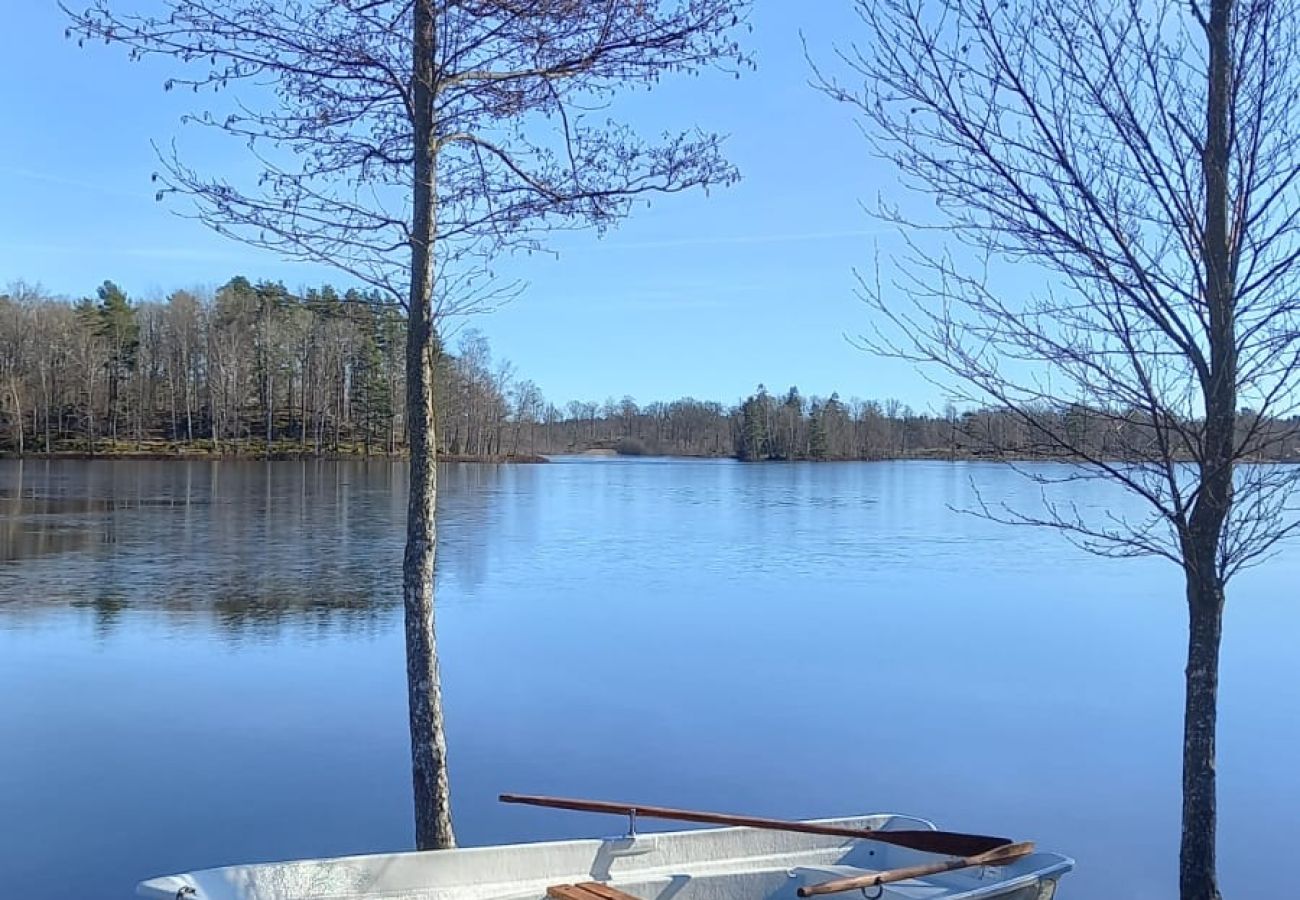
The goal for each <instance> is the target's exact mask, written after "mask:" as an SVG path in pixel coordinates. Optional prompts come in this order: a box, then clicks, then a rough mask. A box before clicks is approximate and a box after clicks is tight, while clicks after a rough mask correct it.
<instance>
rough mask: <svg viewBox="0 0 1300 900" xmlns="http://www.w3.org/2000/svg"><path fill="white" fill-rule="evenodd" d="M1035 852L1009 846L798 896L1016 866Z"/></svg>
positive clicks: (826, 885) (827, 884)
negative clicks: (975, 869)
mask: <svg viewBox="0 0 1300 900" xmlns="http://www.w3.org/2000/svg"><path fill="white" fill-rule="evenodd" d="M1033 852H1034V844H1033V842H1032V841H1025V842H1023V843H1020V844H1007V845H1006V846H1005V847H998V848H997V849H995V850H990V851H989V852H988V853H978V854H976V855H975V856H967V857H965V858H959V859H945V860H941V861H940V862H936V863H923V864H922V865H919V866H907V867H905V868H902V869H890V870H888V871H885V872H873V873H872V874H870V875H856V876H854V877H852V878H836V879H834V880H833V881H823V882H821V883H820V884H808V885H804V886H803V887H801V888H799V890H798V891H797V892H796V893H798V895H799V896H800V897H815V896H817V895H818V894H838V893H840V892H841V891H855V890H857V889H859V888H871V887H878V886H880V885H882V884H889V883H890V882H894V881H906V880H907V879H909V878H923V877H925V876H926V875H938V874H939V873H940V872H953V871H955V870H957V869H967V868H971V867H973V866H1001V865H1005V864H1006V863H1009V862H1015V861H1016V860H1017V859H1020V858H1021V857H1024V856H1028V855H1029V854H1031V853H1033Z"/></svg>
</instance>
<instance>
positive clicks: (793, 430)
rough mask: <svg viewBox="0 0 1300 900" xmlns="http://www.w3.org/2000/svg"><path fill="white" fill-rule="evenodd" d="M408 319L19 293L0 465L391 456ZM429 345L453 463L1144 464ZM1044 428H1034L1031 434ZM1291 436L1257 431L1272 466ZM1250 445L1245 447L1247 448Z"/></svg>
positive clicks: (281, 304)
mask: <svg viewBox="0 0 1300 900" xmlns="http://www.w3.org/2000/svg"><path fill="white" fill-rule="evenodd" d="M405 340H406V325H405V319H404V317H403V315H402V313H401V312H400V310H399V309H398V308H396V307H394V306H393V305H391V304H387V303H384V302H382V301H381V300H379V299H378V297H377V296H375V295H374V294H369V293H366V292H362V291H358V290H346V291H342V292H340V291H339V290H337V289H335V288H333V287H331V286H329V285H324V286H321V287H319V288H313V289H309V290H305V291H302V292H301V293H293V292H291V291H289V290H287V289H286V288H285V287H284V285H282V284H279V283H273V282H267V281H260V282H252V281H250V280H248V279H247V278H245V277H242V276H240V277H235V278H232V279H231V280H230V281H228V282H227V283H226V284H224V285H222V286H221V287H220V288H218V289H216V290H214V291H213V290H197V289H196V290H178V291H174V292H173V293H171V294H170V295H169V296H167V297H166V298H165V299H164V300H143V301H134V300H132V298H130V297H128V296H127V295H126V294H125V293H124V292H123V291H122V290H121V289H120V288H119V287H118V286H117V285H115V284H114V283H113V282H111V281H105V282H104V283H103V284H102V285H100V287H99V288H98V289H97V290H96V291H95V294H94V296H93V297H84V298H81V299H77V300H69V299H67V298H60V297H55V296H52V295H50V294H49V293H47V292H46V291H44V290H42V289H41V288H39V287H36V286H33V285H29V284H26V283H24V282H15V283H14V284H12V285H10V286H9V287H8V288H7V289H5V290H4V291H0V453H4V454H6V455H19V456H21V455H34V456H39V455H86V456H94V455H104V456H112V455H133V456H141V455H146V456H184V455H205V456H209V455H221V456H225V455H230V456H239V455H243V456H254V457H257V456H264V457H274V458H291V457H303V456H362V457H365V456H378V455H396V454H400V453H402V452H404V450H405V447H406V434H405V422H404V413H403V409H404V406H403V397H404V391H405V381H404V368H403V354H404V348H405ZM450 343H451V344H452V345H453V346H443V345H442V344H441V342H439V345H438V346H439V354H438V362H437V377H436V379H435V389H436V411H437V423H438V430H437V441H438V451H439V453H440V454H441V455H442V456H443V457H445V458H450V459H472V460H496V459H512V458H513V459H536V458H538V457H539V456H541V455H545V454H561V453H580V452H585V451H589V450H604V451H614V452H617V453H620V454H625V455H647V454H651V455H676V456H698V457H732V456H734V457H736V458H738V459H742V460H748V461H761V460H799V459H824V460H849V459H893V458H915V457H933V458H958V457H960V458H972V457H976V458H994V457H999V456H1001V457H1008V456H1009V457H1013V458H1056V457H1060V456H1062V455H1063V453H1062V451H1061V450H1060V447H1061V446H1063V443H1064V442H1063V439H1064V438H1068V440H1069V442H1070V446H1074V447H1079V446H1082V447H1086V448H1088V452H1091V453H1095V454H1096V455H1097V456H1099V457H1114V456H1116V455H1119V453H1120V448H1126V449H1125V451H1124V452H1125V453H1129V454H1131V453H1132V449H1131V448H1133V447H1135V446H1141V443H1142V440H1141V435H1140V434H1138V433H1137V432H1139V431H1140V430H1141V429H1142V428H1143V427H1144V426H1143V425H1142V419H1141V416H1140V415H1138V414H1136V413H1133V414H1126V413H1122V412H1121V413H1117V412H1114V411H1106V410H1102V409H1099V408H1095V407H1089V406H1085V405H1081V404H1074V405H1071V406H1068V407H1063V408H1061V409H1056V410H1042V411H1040V413H1039V415H1038V416H1037V417H1036V420H1035V424H1034V425H1033V426H1031V425H1028V424H1026V422H1025V421H1024V420H1023V419H1022V417H1020V416H1017V415H1014V414H1012V413H1011V412H1009V411H1005V410H1000V409H997V408H991V407H985V408H978V409H966V410H960V411H959V410H958V409H957V407H956V406H954V405H952V404H949V405H948V406H947V407H946V408H945V409H944V410H943V411H940V412H937V413H936V412H927V411H920V412H918V411H916V410H914V409H912V408H910V407H908V406H907V405H906V404H904V403H901V402H900V401H898V400H892V399H884V400H862V399H858V398H856V397H855V398H851V399H848V400H844V399H841V398H840V396H839V394H837V393H835V394H831V395H830V396H829V397H818V396H805V395H803V394H801V393H800V392H799V390H798V388H795V387H791V388H789V389H788V390H787V391H785V392H784V393H779V394H774V393H769V392H768V390H767V389H766V388H765V387H763V386H762V385H759V387H758V389H757V390H756V391H755V393H754V394H752V395H751V396H749V397H746V398H743V399H741V400H739V401H737V402H734V403H731V404H726V403H721V402H717V401H703V400H696V399H693V398H689V397H687V398H681V399H678V400H673V401H668V402H662V401H657V402H652V403H646V404H643V405H642V404H638V403H637V401H636V400H635V399H634V398H632V397H628V396H624V397H621V398H618V399H616V398H615V397H612V396H611V397H609V398H607V399H605V400H604V401H579V400H571V401H568V402H566V403H563V404H558V403H555V402H550V401H548V400H547V399H546V398H545V397H544V396H543V394H542V392H541V390H540V389H539V388H538V386H537V385H536V384H535V383H533V382H532V381H531V380H529V379H527V378H525V377H522V376H521V375H520V374H519V373H517V372H516V371H515V369H514V367H513V366H512V365H511V364H510V363H509V362H507V361H505V360H498V359H495V358H494V357H493V354H492V350H491V347H490V345H489V343H488V340H487V339H486V338H485V337H484V336H483V335H482V334H481V333H480V332H478V331H476V330H474V329H466V330H463V331H461V332H459V333H457V334H455V335H454V336H453V338H452V340H451V341H450ZM1044 423H1046V425H1045V424H1044ZM1297 424H1298V423H1297V422H1296V421H1295V420H1288V421H1272V422H1266V423H1265V422H1258V421H1254V420H1252V419H1251V417H1250V415H1249V413H1248V412H1247V413H1246V414H1245V415H1243V426H1242V427H1243V428H1245V427H1250V428H1254V429H1256V430H1265V431H1268V432H1270V433H1271V434H1272V435H1273V439H1272V440H1271V441H1268V442H1266V443H1265V445H1266V446H1270V447H1273V448H1275V449H1274V452H1272V453H1270V454H1268V455H1269V457H1270V458H1274V459H1290V458H1293V457H1295V456H1296V455H1297V440H1296V439H1295V434H1296V428H1297ZM1256 439H1257V438H1256Z"/></svg>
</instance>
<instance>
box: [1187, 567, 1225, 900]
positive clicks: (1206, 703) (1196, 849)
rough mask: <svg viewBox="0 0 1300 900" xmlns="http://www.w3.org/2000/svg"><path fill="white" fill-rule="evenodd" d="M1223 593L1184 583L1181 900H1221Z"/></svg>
mask: <svg viewBox="0 0 1300 900" xmlns="http://www.w3.org/2000/svg"><path fill="white" fill-rule="evenodd" d="M1223 599H1224V595H1223V588H1222V585H1221V584H1217V583H1216V582H1215V580H1212V581H1211V583H1209V584H1206V583H1203V582H1202V581H1201V580H1200V579H1198V578H1196V577H1195V575H1193V574H1190V573H1189V576H1188V582H1187V604H1188V623H1189V627H1188V643H1187V697H1186V708H1185V713H1184V719H1183V835H1182V845H1181V850H1180V866H1179V869H1180V873H1179V887H1180V895H1181V897H1182V900H1219V896H1220V895H1219V887H1218V881H1217V876H1216V874H1215V830H1216V821H1217V813H1216V807H1217V803H1216V789H1215V768H1214V767H1215V763H1214V758H1215V726H1216V720H1217V713H1216V710H1217V708H1218V698H1219V644H1220V639H1221V637H1222V634H1223Z"/></svg>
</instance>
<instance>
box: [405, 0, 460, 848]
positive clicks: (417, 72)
mask: <svg viewBox="0 0 1300 900" xmlns="http://www.w3.org/2000/svg"><path fill="white" fill-rule="evenodd" d="M413 53H414V60H413V62H414V68H413V72H414V77H413V78H412V83H411V97H412V105H413V106H414V110H415V167H414V168H415V185H414V194H413V197H414V211H413V216H412V218H413V222H412V229H411V291H410V298H409V310H408V315H409V321H408V328H407V338H406V408H407V421H408V423H409V425H408V428H409V440H410V450H411V461H410V473H411V474H410V496H409V499H408V503H407V511H406V555H405V558H404V560H403V564H402V596H403V601H404V604H405V612H406V677H407V693H408V702H409V705H410V726H411V768H412V776H413V782H414V788H415V790H414V799H415V842H416V846H417V847H418V848H419V849H421V850H433V849H444V848H449V847H454V846H456V838H455V834H454V833H453V831H452V824H451V802H450V796H449V794H448V784H447V739H446V734H445V732H444V728H443V715H442V685H441V682H440V679H439V673H438V655H437V642H436V638H435V634H434V614H433V560H434V552H435V550H436V543H437V531H436V524H435V522H434V510H435V507H436V501H437V494H438V466H437V459H436V450H435V446H436V445H435V438H436V434H435V419H434V405H433V303H432V300H433V243H434V238H435V235H436V233H437V232H436V224H435V218H434V204H435V198H436V193H435V185H436V177H437V173H436V165H435V163H436V148H435V146H434V128H433V80H434V72H433V58H434V17H433V2H432V0H416V3H415V13H414V40H413Z"/></svg>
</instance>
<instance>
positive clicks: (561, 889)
mask: <svg viewBox="0 0 1300 900" xmlns="http://www.w3.org/2000/svg"><path fill="white" fill-rule="evenodd" d="M546 896H548V897H550V898H552V900H640V898H639V897H633V896H632V895H631V894H628V893H625V892H623V891H620V890H619V889H618V888H612V887H610V886H609V885H607V884H601V883H600V882H599V881H584V882H581V883H580V884H553V885H551V886H550V887H548V888H547V889H546Z"/></svg>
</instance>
